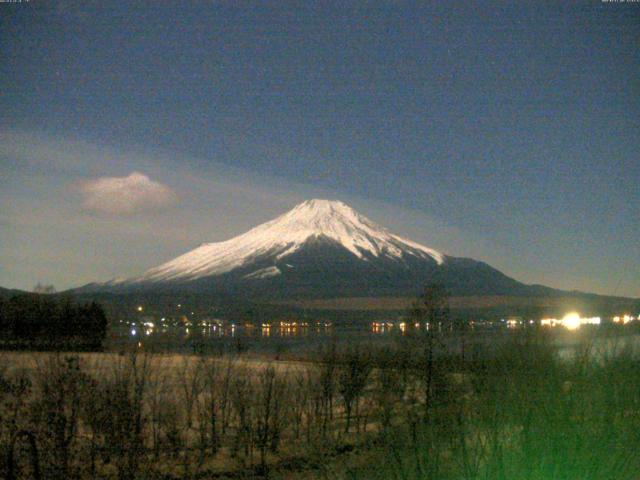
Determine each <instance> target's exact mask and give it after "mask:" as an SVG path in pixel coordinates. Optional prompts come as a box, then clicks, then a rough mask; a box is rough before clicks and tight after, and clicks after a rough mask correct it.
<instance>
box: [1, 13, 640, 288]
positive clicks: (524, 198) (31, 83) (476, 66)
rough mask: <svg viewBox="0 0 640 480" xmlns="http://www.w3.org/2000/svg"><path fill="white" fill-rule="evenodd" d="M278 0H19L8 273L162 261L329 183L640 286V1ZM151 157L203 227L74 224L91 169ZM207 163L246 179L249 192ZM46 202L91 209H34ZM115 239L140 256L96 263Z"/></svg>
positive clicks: (445, 239)
mask: <svg viewBox="0 0 640 480" xmlns="http://www.w3.org/2000/svg"><path fill="white" fill-rule="evenodd" d="M107 3H108V4H107ZM240 3H242V6H241V7H239V6H238V5H239V4H240ZM273 3H274V4H273V5H267V4H266V2H256V3H249V2H178V3H177V2H87V1H83V2H41V1H37V0H32V1H31V2H28V3H21V4H0V16H1V18H2V20H1V24H0V26H1V31H0V42H1V43H0V55H1V56H0V92H1V96H0V129H1V132H2V133H3V135H4V136H3V137H2V139H3V143H4V148H3V149H2V150H1V151H0V162H1V163H0V165H1V166H2V173H3V174H4V175H2V176H3V178H4V180H0V182H1V183H0V187H3V186H4V187H5V188H4V191H5V193H4V194H0V200H1V201H2V202H3V204H6V205H9V204H10V208H8V209H5V213H4V214H0V215H3V216H2V217H0V221H1V222H2V224H1V225H2V229H3V231H4V232H3V233H0V242H2V243H0V265H2V267H0V284H2V285H6V286H20V287H28V286H30V285H31V284H33V283H35V282H36V281H43V282H47V281H50V282H54V283H56V284H57V285H58V286H59V287H64V286H70V285H74V284H77V283H82V282H84V281H90V280H96V279H97V280H103V279H104V278H101V276H102V275H107V274H108V275H110V274H111V273H114V274H122V275H126V274H133V273H138V271H129V270H128V269H133V267H134V266H135V268H146V267H150V266H152V265H155V264H157V263H160V262H162V261H164V260H166V259H168V258H169V257H171V256H173V255H174V254H177V253H181V251H183V250H185V249H187V248H190V247H192V246H193V245H194V244H197V243H198V241H200V240H201V238H200V237H201V236H203V235H205V234H206V231H207V230H206V229H208V231H211V232H212V233H211V235H210V236H211V237H212V238H215V239H222V238H226V237H229V236H231V235H232V234H235V233H238V232H239V231H241V229H242V228H244V227H245V226H251V224H252V222H257V221H262V220H267V219H269V218H270V217H271V216H272V214H275V213H279V212H281V211H283V210H286V209H287V208H288V207H290V206H293V204H295V203H296V202H297V201H298V200H302V199H304V198H306V197H310V196H317V195H318V194H321V195H327V196H332V197H337V198H341V199H343V200H345V201H347V202H348V203H351V204H353V205H354V206H355V207H356V208H358V209H360V210H362V211H363V213H365V214H367V215H368V216H370V217H372V218H373V219H374V220H377V221H379V222H380V223H385V222H386V224H387V225H388V226H390V227H393V228H394V230H396V231H398V233H400V234H405V235H407V234H411V235H412V237H413V238H414V239H416V240H419V241H422V242H424V243H427V244H430V245H431V246H433V247H436V248H439V249H442V250H444V251H445V252H447V253H450V254H454V255H470V256H476V257H480V258H481V259H483V260H486V261H488V262H490V263H492V264H493V265H495V266H497V267H498V268H501V269H503V270H505V272H506V273H507V274H511V275H513V276H516V277H517V278H518V279H520V280H523V281H525V282H544V283H546V284H550V285H552V286H557V287H561V288H568V289H570V288H579V289H586V290H592V291H598V292H602V293H614V292H615V293H619V294H627V295H635V296H640V266H639V265H638V259H639V258H640V247H639V241H638V240H639V239H640V227H639V226H638V220H639V219H640V207H639V206H640V193H639V189H638V185H639V184H640V153H639V152H640V135H639V131H640V129H639V126H640V4H638V3H635V4H634V3H628V4H625V3H622V4H621V3H601V2H600V1H599V0H594V1H585V2H578V5H575V4H574V2H559V3H556V4H552V3H550V2H548V3H547V2H545V3H544V4H543V5H538V6H536V7H535V8H534V7H533V4H531V5H532V6H531V7H529V6H528V4H527V5H524V3H525V2H519V4H518V5H516V4H513V3H512V2H500V3H498V2H480V3H478V4H475V5H464V4H462V3H456V4H454V2H420V3H405V2H371V3H370V4H369V3H367V2H336V3H335V4H331V3H327V2H306V3H301V4H296V5H295V6H294V4H293V3H289V2H279V5H276V4H275V2H273ZM34 145H37V146H38V147H37V148H36V147H34ZM56 148H57V150H56ZM87 149H89V150H91V152H93V153H94V154H95V155H87V154H86V151H87ZM34 150H35V151H34ZM61 151H62V152H64V153H60V152H61ZM52 152H55V154H54V153H52ZM113 152H116V153H113ZM105 156H106V157H108V158H105ZM114 156H115V157H117V158H118V159H117V160H114ZM142 156H143V157H144V161H143V160H141V157H142ZM38 158H40V161H38ZM133 171H140V172H142V173H144V174H146V175H148V176H149V177H150V178H151V179H152V180H156V181H158V182H161V183H163V184H167V185H169V186H170V187H171V188H172V189H174V190H175V191H176V192H177V194H178V196H180V195H181V194H182V195H181V198H183V199H186V200H185V201H183V202H182V203H181V205H182V206H181V207H176V208H173V209H168V210H170V211H167V212H163V213H162V215H165V216H166V218H165V220H166V222H167V225H171V221H172V219H173V220H174V221H176V222H178V220H176V219H180V220H179V222H181V225H182V226H183V228H184V229H185V230H186V231H194V232H197V233H194V234H193V235H192V236H189V235H188V234H183V235H181V236H180V237H179V238H173V237H172V240H170V241H169V240H167V241H165V243H162V242H160V244H159V246H157V247H154V248H152V249H151V253H149V249H148V248H146V249H144V248H143V245H148V241H149V239H148V238H147V237H146V236H145V235H149V233H148V232H147V233H144V232H141V231H140V228H142V227H140V225H142V224H144V222H145V221H146V220H145V218H146V217H145V215H147V214H146V213H145V212H139V213H137V214H136V215H133V216H132V215H129V216H127V218H126V219H123V218H118V219H114V218H113V215H112V216H111V217H110V218H105V217H104V215H103V216H96V215H95V214H94V215H90V214H89V213H87V212H86V211H82V212H80V213H77V214H74V210H73V209H74V205H73V198H72V194H71V193H69V192H70V191H73V189H74V185H76V184H77V182H79V181H84V180H87V179H91V178H94V177H100V176H105V175H107V176H108V175H110V176H113V177H126V176H127V175H129V174H130V173H131V172H133ZM188 175H191V176H192V177H189V178H193V177H197V178H198V179H200V180H202V179H207V178H209V177H211V178H215V180H216V182H217V184H218V185H223V186H224V185H225V184H227V185H228V184H231V183H233V181H235V180H238V179H239V178H240V179H243V178H244V177H245V175H246V177H247V178H251V180H250V181H249V180H247V181H246V182H240V183H242V185H241V186H239V185H238V184H234V185H236V186H237V188H236V190H234V192H239V191H244V192H246V195H245V196H244V197H243V198H244V199H245V200H246V206H245V207H241V206H240V205H241V203H238V202H236V203H234V205H233V209H232V210H229V208H230V202H228V201H227V202H226V203H223V204H221V203H219V199H220V195H215V192H212V191H211V189H210V188H205V189H204V191H206V195H205V194H203V195H202V196H201V197H198V196H197V195H196V194H194V193H193V191H190V192H189V193H188V194H187V193H186V192H185V189H187V188H188V181H187V180H186V177H187V176H188ZM35 178H40V179H41V180H38V181H35V180H34V179H35ZM227 178H229V181H228V182H225V179H227ZM234 179H235V180H234ZM258 187H259V188H258ZM61 189H62V190H65V191H66V193H61V192H60V190H61ZM242 189H244V190H242ZM257 189H262V190H264V192H263V193H264V195H266V196H267V197H268V198H266V199H265V198H262V197H261V198H262V199H261V200H260V199H258V200H259V201H260V203H259V205H255V204H253V205H252V203H253V202H252V201H249V200H248V199H251V200H253V199H254V198H255V196H252V195H255V191H256V190H257ZM285 190H286V192H287V194H286V195H285V194H283V195H281V196H280V197H278V195H277V193H278V192H282V191H285ZM265 192H268V194H267V193H265ZM292 192H293V193H292ZM236 194H237V195H239V193H236ZM65 195H66V196H65ZM221 195H222V193H221ZM263 197H264V196H263ZM215 198H217V199H218V203H216V201H214V200H212V199H215ZM289 198H290V199H291V201H288V200H289ZM199 199H200V200H201V201H198V200H199ZM284 199H287V200H286V201H285V200H284ZM205 200H206V201H205ZM38 202H46V203H47V205H46V209H47V211H48V212H49V213H48V214H47V215H48V217H50V216H51V215H53V216H54V217H55V216H56V215H58V216H59V218H60V219H61V220H60V222H56V223H57V224H60V223H61V222H62V223H63V224H64V222H65V221H66V219H69V218H73V219H74V222H79V220H78V218H84V219H85V223H82V224H76V223H73V222H71V223H68V228H66V229H64V230H61V229H60V228H59V227H58V229H51V228H47V227H46V226H45V225H46V223H44V224H43V222H42V221H41V220H42V219H41V218H39V217H38V216H37V215H36V214H35V213H34V217H33V221H32V222H31V223H30V222H29V219H28V218H25V217H24V216H20V217H19V220H18V219H17V218H18V216H17V214H16V212H22V213H24V214H25V215H27V214H26V213H25V212H27V211H33V210H34V209H35V210H38V209H39V207H42V203H38ZM58 205H59V207H58ZM76 207H78V206H77V205H76ZM187 207H189V208H187ZM193 209H197V210H199V213H194V212H193ZM261 209H262V210H264V213H263V215H259V214H257V213H256V210H258V211H260V210H261ZM7 210H9V211H10V212H13V213H7ZM78 210H79V211H80V210H82V209H81V208H80V207H78ZM85 210H86V209H85ZM393 212H397V213H393ZM155 215H160V214H159V213H157V212H156V213H155ZM27 216H28V215H27ZM201 216H203V217H206V218H209V219H210V223H208V224H207V223H206V222H205V224H203V220H202V217H201ZM230 216H232V217H233V218H229V217H230ZM85 217H86V218H85ZM163 218H164V217H163ZM402 219H405V220H402ZM127 222H129V223H135V224H136V225H137V227H136V228H137V230H135V232H134V233H132V230H131V227H130V226H127ZM390 223H391V224H390ZM98 224H99V225H98ZM73 225H75V226H73ZM153 226H154V223H153V222H151V223H149V228H150V229H152V228H153ZM421 226H425V227H429V229H430V230H429V231H424V230H423V229H421V228H420V227H421ZM110 228H111V229H110ZM167 228H169V227H167ZM96 229H98V230H99V231H100V232H101V233H100V235H101V237H105V236H106V237H107V239H106V240H104V241H108V242H109V244H110V245H111V244H113V243H114V242H118V241H120V242H124V243H126V244H127V245H135V244H136V242H139V247H138V248H139V251H136V250H135V248H134V249H130V248H122V249H121V250H120V251H118V250H117V249H114V251H113V253H112V256H111V258H110V262H109V265H111V267H110V268H107V267H106V266H105V262H104V260H100V259H99V256H100V255H99V250H100V245H101V244H100V243H95V244H94V248H95V254H94V255H91V256H86V254H84V255H83V256H82V257H80V258H76V257H73V256H72V255H71V254H70V253H69V251H76V250H77V246H79V245H87V244H90V242H91V241H94V242H98V240H96V239H95V237H96V235H97V234H96V233H95V232H96V231H97V230H96ZM198 229H201V230H198ZM435 230H437V231H435ZM126 232H128V233H126ZM44 236H46V237H47V238H48V240H47V242H48V243H47V244H46V245H43V244H42V241H43V240H42V238H41V237H44ZM451 236H455V237H456V238H450V237H451ZM90 239H93V240H90ZM100 241H103V240H102V239H101V240H100ZM16 243H17V244H19V245H20V247H16ZM45 248H46V251H47V253H46V254H44V253H42V252H43V249H45ZM16 249H21V250H20V252H18V253H16ZM143 250H144V253H142V251H143ZM35 251H37V252H39V254H38V255H39V256H38V257H37V258H38V259H39V260H36V259H34V254H33V252H35ZM133 257H135V259H136V261H133V260H132V258H133ZM69 262H71V263H73V264H74V265H76V266H75V267H71V268H68V267H64V265H65V264H68V263H69ZM92 262H93V263H92ZM61 270H64V273H61ZM123 270H124V271H123ZM92 275H93V276H92Z"/></svg>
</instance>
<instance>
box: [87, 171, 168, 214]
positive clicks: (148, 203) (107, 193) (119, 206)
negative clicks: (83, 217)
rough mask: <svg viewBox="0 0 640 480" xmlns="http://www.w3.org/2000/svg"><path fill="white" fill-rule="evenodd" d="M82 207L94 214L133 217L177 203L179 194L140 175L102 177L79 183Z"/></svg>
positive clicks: (134, 173)
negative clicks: (82, 196) (136, 214)
mask: <svg viewBox="0 0 640 480" xmlns="http://www.w3.org/2000/svg"><path fill="white" fill-rule="evenodd" d="M80 191H81V193H82V194H83V195H84V200H83V203H82V206H83V207H84V208H85V209H87V210H89V211H93V212H98V213H105V214H110V215H131V214H134V213H141V212H145V211H150V210H158V209H162V208H166V207H169V206H171V205H173V204H175V203H177V201H178V196H177V195H176V193H175V192H174V191H173V190H172V189H171V188H169V187H168V186H167V185H164V184H162V183H160V182H156V181H154V180H151V179H150V178H149V177H148V176H147V175H145V174H144V173H140V172H132V173H131V174H129V175H128V176H127V177H99V178H95V179H91V180H87V181H85V182H83V183H81V184H80Z"/></svg>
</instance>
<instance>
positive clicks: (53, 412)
mask: <svg viewBox="0 0 640 480" xmlns="http://www.w3.org/2000/svg"><path fill="white" fill-rule="evenodd" d="M559 332H560V331H557V332H556V333H554V334H550V333H549V332H545V331H541V330H538V329H534V330H531V331H519V332H508V333H507V334H504V335H502V336H500V337H499V341H496V342H494V343H491V342H489V341H488V337H487V338H483V339H482V341H480V342H474V341H472V340H473V338H472V337H468V336H467V337H466V338H467V341H466V343H463V344H461V343H460V335H457V336H452V335H451V334H442V333H438V334H435V333H433V334H426V333H424V332H422V333H416V334H413V335H408V336H400V337H387V340H386V341H379V340H377V341H376V342H373V343H367V342H365V341H359V342H344V341H342V342H340V341H337V340H336V341H333V340H331V339H329V338H325V339H324V341H323V342H320V343H317V344H314V345H312V346H309V347H308V348H307V350H306V352H307V354H306V355H301V354H299V353H298V354H296V355H295V358H294V356H290V357H289V358H288V359H286V360H284V358H285V357H286V356H284V355H283V356H281V359H280V360H274V359H275V358H276V357H275V356H273V355H272V353H265V352H261V353H252V352H251V350H249V351H245V352H244V353H240V354H237V353H236V354H231V353H225V354H223V355H220V354H215V353H211V354H208V355H204V354H203V355H187V354H175V353H173V354H153V353H149V352H142V351H140V350H138V349H132V350H130V351H127V352H124V351H123V352H121V353H120V354H119V353H102V354H86V353H85V354H69V353H65V354H50V353H38V354H31V353H25V352H21V353H11V352H5V353H3V354H0V365H1V368H0V408H1V409H2V410H1V417H0V476H1V477H2V478H14V479H15V478H53V479H58V478H77V479H84V478H87V479H89V478H109V479H111V478H113V479H134V478H135V479H187V478H188V479H192V478H318V479H320V478H323V479H324V478H327V479H329V478H331V479H335V478H345V479H346V478H362V479H371V478H373V479H375V478H379V479H388V478H398V479H413V478H415V479H470V480H471V479H474V480H475V479H498V480H500V479H504V480H512V479H532V480H537V479H540V480H549V479H607V480H609V479H613V478H615V479H636V478H638V473H639V472H640V460H639V458H640V457H638V455H637V451H638V448H640V395H639V392H640V368H639V367H640V356H639V355H638V348H637V346H636V345H637V342H636V341H635V338H634V337H630V336H628V335H620V334H621V333H622V334H624V333H625V332H624V331H621V330H620V331H617V332H616V335H612V334H610V333H607V334H605V333H603V331H602V330H592V331H589V330H588V329H585V330H583V331H582V332H564V333H562V334H560V333H559ZM496 340H498V339H497V338H496ZM463 345H464V347H463ZM456 346H457V347H456ZM454 347H455V348H454Z"/></svg>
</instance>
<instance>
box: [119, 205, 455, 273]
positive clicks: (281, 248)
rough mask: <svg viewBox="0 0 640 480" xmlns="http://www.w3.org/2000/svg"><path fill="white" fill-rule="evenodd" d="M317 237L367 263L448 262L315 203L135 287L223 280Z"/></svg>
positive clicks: (163, 268) (353, 215)
mask: <svg viewBox="0 0 640 480" xmlns="http://www.w3.org/2000/svg"><path fill="white" fill-rule="evenodd" d="M319 237H325V238H328V239H330V240H333V241H335V242H337V243H338V244H340V245H342V246H343V247H344V248H345V249H347V250H348V251H349V252H351V253H352V254H353V255H355V256H356V257H358V258H359V259H362V260H364V261H366V260H368V255H371V256H373V257H379V256H386V257H389V258H392V259H402V258H403V257H404V256H405V255H411V256H415V257H419V258H425V259H426V258H430V259H433V260H435V261H436V262H437V263H438V264H442V263H443V262H444V259H445V257H444V255H443V254H441V253H440V252H437V251H435V250H432V249H430V248H427V247H425V246H423V245H420V244H418V243H415V242H412V241H410V240H406V239H404V238H401V237H399V236H397V235H393V234H392V233H390V232H389V231H387V230H386V229H385V228H383V227H381V226H379V225H376V224H375V223H374V222H372V221H371V220H369V219H367V218H366V217H364V216H362V215H360V214H359V213H358V212H356V211H355V210H353V209H352V208H351V207H349V206H348V205H345V204H344V203H342V202H339V201H330V200H317V199H316V200H308V201H306V202H303V203H301V204H299V205H298V206H296V207H295V208H293V209H292V210H290V211H289V212H287V213H285V214H284V215H281V216H279V217H278V218H276V219H275V220H272V221H270V222H267V223H264V224H262V225H259V226H257V227H256V228H253V229H252V230H249V231H248V232H247V233H244V234H242V235H239V236H237V237H235V238H232V239H231V240H227V241H224V242H217V243H205V244H203V245H201V246H200V247H198V248H196V249H195V250H192V251H190V252H188V253H186V254H184V255H181V256H179V257H177V258H175V259H174V260H171V261H169V262H167V263H165V264H163V265H160V266H159V267H156V268H153V269H151V270H148V271H147V272H146V273H144V274H143V275H142V276H140V277H138V278H135V279H133V280H131V282H132V283H142V282H164V281H189V280H196V279H198V278H203V277H208V276H212V275H220V274H223V273H227V272H230V271H231V270H233V269H235V268H238V267H241V266H243V265H248V264H250V262H251V261H252V260H255V259H256V258H258V257H262V256H264V255H270V256H273V258H274V260H280V259H282V258H284V257H286V256H287V255H290V254H292V253H294V252H296V251H297V250H299V249H300V248H301V247H302V246H303V245H304V244H305V242H307V241H308V240H310V239H313V238H319ZM273 268H276V267H273ZM273 268H271V269H265V270H264V271H257V272H254V273H253V274H251V276H253V275H256V277H253V278H257V277H261V276H263V275H266V276H271V275H278V274H279V273H280V271H279V270H278V271H277V272H276V270H277V268H276V270H274V269H273Z"/></svg>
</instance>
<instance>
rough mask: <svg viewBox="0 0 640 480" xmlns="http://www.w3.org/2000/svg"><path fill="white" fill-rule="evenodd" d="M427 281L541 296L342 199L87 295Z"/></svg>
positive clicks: (411, 288) (330, 290)
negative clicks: (412, 237)
mask: <svg viewBox="0 0 640 480" xmlns="http://www.w3.org/2000/svg"><path fill="white" fill-rule="evenodd" d="M427 282H438V283H442V284H444V285H445V286H446V287H447V288H448V289H449V291H450V292H451V293H452V294H455V295H533V294H544V293H549V292H553V290H552V289H550V288H546V287H541V286H533V285H532V286H530V285H524V284H522V283H520V282H518V281H516V280H514V279H512V278H510V277H508V276H506V275H504V274H503V273H501V272H500V271H498V270H496V269H494V268H492V267H491V266H489V265H487V264H486V263H483V262H479V261H476V260H472V259H468V258H458V257H453V256H449V255H445V254H443V253H441V252H438V251H436V250H434V249H432V248H429V247H426V246H424V245H421V244H419V243H416V242H413V241H411V240H408V239H405V238H402V237H400V236H398V235H394V234H393V233H391V232H389V231H388V230H387V229H385V228H384V227H381V226H379V225H377V224H376V223H374V222H373V221H371V220H369V219H368V218H366V217H364V216H363V215H361V214H359V213H358V212H356V211H355V210H354V209H352V208H351V207H349V206H348V205H346V204H344V203H342V202H340V201H331V200H318V199H314V200H308V201H305V202H303V203H301V204H299V205H297V206H296V207H294V208H293V209H292V210H290V211H289V212H287V213H285V214H283V215H281V216H279V217H277V218H276V219H274V220H272V221H270V222H267V223H264V224H262V225H259V226H257V227H255V228H253V229H252V230H249V231H248V232H246V233H244V234H242V235H239V236H237V237H235V238H232V239H230V240H227V241H224V242H217V243H205V244H202V245H200V246H199V247H197V248H195V249H194V250H192V251H190V252H187V253H185V254H184V255H181V256H179V257H177V258H175V259H173V260H170V261H168V262H166V263H164V264H162V265H160V266H157V267H155V268H152V269H150V270H148V271H146V272H145V273H143V274H142V275H140V276H137V277H134V278H130V279H127V280H112V281H109V282H106V283H93V284H89V285H86V286H84V287H81V288H80V289H78V290H79V291H83V292H101V291H104V292H114V293H117V292H172V293H176V292H198V293H212V294H214V293H216V294H225V295H227V294H231V295H242V296H244V297H246V298H248V297H263V296H264V297H266V296H268V297H269V298H328V297H356V296H368V297H372V296H383V295H384V296H401V295H415V294H416V293H417V292H419V291H420V289H421V288H422V286H423V285H424V284H425V283H427Z"/></svg>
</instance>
